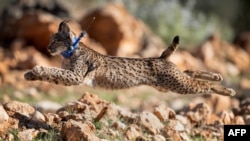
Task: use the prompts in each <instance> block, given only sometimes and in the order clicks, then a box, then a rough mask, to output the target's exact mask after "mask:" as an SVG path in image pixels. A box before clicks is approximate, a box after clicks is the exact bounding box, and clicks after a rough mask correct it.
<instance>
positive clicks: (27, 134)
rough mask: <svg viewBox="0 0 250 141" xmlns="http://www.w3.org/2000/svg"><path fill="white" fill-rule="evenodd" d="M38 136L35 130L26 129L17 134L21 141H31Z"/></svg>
mask: <svg viewBox="0 0 250 141" xmlns="http://www.w3.org/2000/svg"><path fill="white" fill-rule="evenodd" d="M37 134H38V131H37V130H35V129H26V130H24V131H21V132H18V135H17V136H18V138H19V139H20V140H23V141H32V139H34V138H35V137H36V136H37Z"/></svg>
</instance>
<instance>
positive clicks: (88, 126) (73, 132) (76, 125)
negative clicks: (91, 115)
mask: <svg viewBox="0 0 250 141" xmlns="http://www.w3.org/2000/svg"><path fill="white" fill-rule="evenodd" d="M61 136H62V137H63V138H64V139H65V140H70V141H71V140H72V141H81V140H84V141H100V139H99V138H98V137H96V136H95V126H94V125H93V124H92V123H91V122H84V123H82V122H80V121H74V120H71V119H70V120H68V121H67V122H66V123H63V125H62V130H61Z"/></svg>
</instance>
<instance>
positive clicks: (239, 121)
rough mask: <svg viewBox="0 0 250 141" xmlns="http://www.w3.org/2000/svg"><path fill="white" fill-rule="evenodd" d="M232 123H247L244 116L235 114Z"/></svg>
mask: <svg viewBox="0 0 250 141" xmlns="http://www.w3.org/2000/svg"><path fill="white" fill-rule="evenodd" d="M232 123H233V124H236V125H245V121H244V119H243V117H242V116H235V117H234V118H233V120H232Z"/></svg>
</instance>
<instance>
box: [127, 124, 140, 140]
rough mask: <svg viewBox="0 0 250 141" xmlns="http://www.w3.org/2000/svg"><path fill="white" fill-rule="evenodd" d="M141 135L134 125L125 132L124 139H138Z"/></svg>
mask: <svg viewBox="0 0 250 141" xmlns="http://www.w3.org/2000/svg"><path fill="white" fill-rule="evenodd" d="M140 135H141V130H140V128H139V127H138V126H137V125H135V124H132V125H130V126H129V127H128V128H127V130H126V132H125V137H126V138H127V139H128V140H135V139H136V138H137V137H139V136H140Z"/></svg>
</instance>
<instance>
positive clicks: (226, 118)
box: [219, 111, 234, 124]
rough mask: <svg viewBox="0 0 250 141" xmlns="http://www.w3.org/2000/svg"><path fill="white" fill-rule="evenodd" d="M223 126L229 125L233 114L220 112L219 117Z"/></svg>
mask: <svg viewBox="0 0 250 141" xmlns="http://www.w3.org/2000/svg"><path fill="white" fill-rule="evenodd" d="M219 117H220V118H221V119H222V122H223V123H224V124H231V122H232V119H233V118H234V114H233V113H232V112H231V111H229V112H228V111H222V112H221V113H220V115H219Z"/></svg>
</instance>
